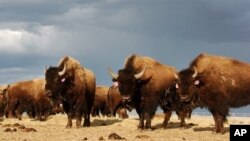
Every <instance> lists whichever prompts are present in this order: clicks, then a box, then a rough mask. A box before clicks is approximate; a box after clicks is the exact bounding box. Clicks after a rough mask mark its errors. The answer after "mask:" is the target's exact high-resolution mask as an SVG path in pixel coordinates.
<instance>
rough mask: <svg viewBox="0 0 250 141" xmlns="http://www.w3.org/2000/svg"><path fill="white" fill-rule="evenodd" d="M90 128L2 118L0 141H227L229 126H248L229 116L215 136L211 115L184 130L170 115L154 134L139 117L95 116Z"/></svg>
mask: <svg viewBox="0 0 250 141" xmlns="http://www.w3.org/2000/svg"><path fill="white" fill-rule="evenodd" d="M91 121H92V122H91V127H89V128H83V127H82V128H79V129H77V128H76V127H75V120H74V121H73V123H74V124H73V127H72V128H71V129H66V128H65V125H66V122H67V116H66V115H55V116H52V117H50V119H49V120H47V121H44V122H41V121H34V120H32V119H29V118H27V117H25V116H23V120H22V121H19V120H17V119H4V120H3V121H0V140H1V141H10V140H13V141H83V140H90V141H98V140H112V139H109V135H110V134H112V133H115V134H117V135H119V136H120V137H121V138H123V140H129V141H137V140H138V141H141V140H143V141H166V140H168V141H228V140H229V124H250V119H249V118H241V117H229V118H228V123H227V124H225V128H226V133H225V134H223V135H221V134H215V133H213V132H212V130H213V127H214V122H213V118H212V117H211V116H196V115H195V116H192V118H191V119H189V120H186V122H187V124H188V125H189V126H188V128H187V129H182V128H179V120H178V118H177V116H172V117H171V120H170V123H169V125H168V127H169V128H168V129H165V130H164V129H162V128H161V123H162V121H163V117H162V116H161V115H158V116H156V117H155V118H154V119H153V121H152V125H153V127H154V128H155V129H154V130H153V131H141V130H139V129H137V125H138V118H137V117H130V118H129V119H124V120H122V119H119V118H107V117H98V118H91Z"/></svg>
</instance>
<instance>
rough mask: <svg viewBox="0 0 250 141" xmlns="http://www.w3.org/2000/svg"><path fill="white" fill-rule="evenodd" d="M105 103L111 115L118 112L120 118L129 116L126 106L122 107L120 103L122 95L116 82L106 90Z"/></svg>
mask: <svg viewBox="0 0 250 141" xmlns="http://www.w3.org/2000/svg"><path fill="white" fill-rule="evenodd" d="M107 103H108V104H107V105H108V108H109V111H110V114H111V115H112V116H116V114H118V115H119V117H120V118H122V119H125V118H128V117H129V116H128V114H127V110H126V107H124V105H123V104H122V96H121V93H120V91H119V88H118V86H117V85H116V82H115V83H114V85H113V86H111V87H110V88H109V90H108V95H107ZM125 106H126V105H125ZM128 109H129V108H128ZM129 110H131V109H129Z"/></svg>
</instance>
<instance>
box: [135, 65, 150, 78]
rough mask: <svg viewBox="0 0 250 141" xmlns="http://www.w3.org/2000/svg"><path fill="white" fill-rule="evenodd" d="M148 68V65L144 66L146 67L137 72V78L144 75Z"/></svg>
mask: <svg viewBox="0 0 250 141" xmlns="http://www.w3.org/2000/svg"><path fill="white" fill-rule="evenodd" d="M146 68H147V65H145V66H144V68H143V70H142V71H141V72H139V73H137V74H135V78H136V79H140V78H141V77H142V76H143V74H144V73H145V70H146Z"/></svg>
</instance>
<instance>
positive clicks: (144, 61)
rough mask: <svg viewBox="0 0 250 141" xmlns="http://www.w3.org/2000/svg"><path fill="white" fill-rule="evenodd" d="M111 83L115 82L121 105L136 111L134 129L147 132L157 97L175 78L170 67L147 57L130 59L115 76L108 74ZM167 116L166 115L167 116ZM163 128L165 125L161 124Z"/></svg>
mask: <svg viewBox="0 0 250 141" xmlns="http://www.w3.org/2000/svg"><path fill="white" fill-rule="evenodd" d="M109 72H110V75H111V76H112V77H113V81H116V82H118V87H119V91H120V92H121V95H122V101H123V104H126V105H130V106H132V107H134V108H135V109H136V112H137V113H138V115H139V118H140V121H139V126H138V128H141V129H143V128H144V120H146V125H145V128H146V129H151V119H152V117H153V116H154V115H155V111H156V109H157V107H158V105H159V104H160V99H161V96H162V95H163V94H164V93H165V92H166V90H167V89H168V88H169V87H171V86H172V85H173V84H174V83H175V81H176V78H177V73H176V70H175V68H174V67H171V66H167V65H163V64H160V63H159V62H157V61H156V60H154V59H152V58H150V57H143V56H139V55H132V56H130V57H128V59H127V60H126V61H125V65H124V68H123V69H121V70H119V72H118V74H115V73H113V72H112V71H111V70H110V71H109ZM168 114H169V113H168ZM163 126H164V127H166V126H167V123H166V122H164V125H163Z"/></svg>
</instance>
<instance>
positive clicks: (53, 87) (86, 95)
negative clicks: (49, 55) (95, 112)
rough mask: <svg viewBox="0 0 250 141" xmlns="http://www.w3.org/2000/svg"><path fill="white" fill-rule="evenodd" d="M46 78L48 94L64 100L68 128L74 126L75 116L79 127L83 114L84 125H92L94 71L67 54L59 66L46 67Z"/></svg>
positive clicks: (94, 85)
mask: <svg viewBox="0 0 250 141" xmlns="http://www.w3.org/2000/svg"><path fill="white" fill-rule="evenodd" d="M45 80H46V85H45V91H46V95H47V96H49V97H50V98H51V99H53V100H55V99H61V100H62V104H63V109H64V111H65V112H66V114H67V116H68V122H67V125H66V128H71V127H72V119H73V118H76V127H77V128H79V127H80V125H81V120H82V117H83V115H84V124H83V126H84V127H88V126H90V114H91V109H92V106H93V104H94V98H95V87H96V80H95V75H94V73H93V72H92V71H91V70H89V69H87V68H85V67H82V66H81V64H80V63H79V61H77V60H76V59H74V58H72V57H70V56H65V57H63V58H62V59H61V61H60V62H59V64H58V66H56V67H49V68H48V69H46V71H45Z"/></svg>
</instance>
